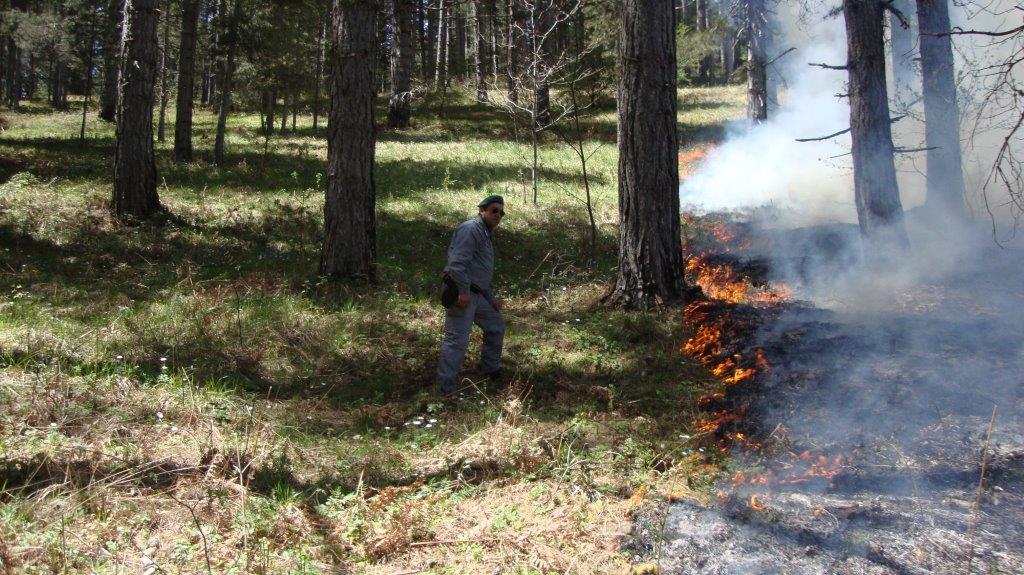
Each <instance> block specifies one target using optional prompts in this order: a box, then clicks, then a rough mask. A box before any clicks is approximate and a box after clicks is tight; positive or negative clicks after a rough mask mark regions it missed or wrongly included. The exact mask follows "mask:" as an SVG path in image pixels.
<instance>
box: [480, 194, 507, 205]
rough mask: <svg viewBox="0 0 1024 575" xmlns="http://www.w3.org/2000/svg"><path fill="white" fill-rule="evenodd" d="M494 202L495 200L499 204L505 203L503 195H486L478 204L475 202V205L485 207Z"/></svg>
mask: <svg viewBox="0 0 1024 575" xmlns="http://www.w3.org/2000/svg"><path fill="white" fill-rule="evenodd" d="M495 202H497V203H499V204H504V203H505V198H503V197H501V196H499V195H491V196H487V197H486V198H484V199H483V200H482V201H481V202H480V203H479V204H477V205H476V207H478V208H486V207H487V206H489V205H491V204H493V203H495Z"/></svg>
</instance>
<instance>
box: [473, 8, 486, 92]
mask: <svg viewBox="0 0 1024 575" xmlns="http://www.w3.org/2000/svg"><path fill="white" fill-rule="evenodd" d="M470 8H471V9H472V13H471V15H470V17H471V18H472V20H473V45H474V48H473V74H474V76H475V78H476V101H477V102H480V103H484V102H487V70H486V68H485V67H486V65H487V61H488V59H489V57H488V55H487V42H486V41H485V39H484V34H485V30H484V18H483V8H482V6H481V0H472V3H471V4H470Z"/></svg>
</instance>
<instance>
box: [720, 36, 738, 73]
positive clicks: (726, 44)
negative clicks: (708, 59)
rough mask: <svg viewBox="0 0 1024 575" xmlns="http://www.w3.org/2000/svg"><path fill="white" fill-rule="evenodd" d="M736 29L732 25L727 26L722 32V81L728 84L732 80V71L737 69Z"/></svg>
mask: <svg viewBox="0 0 1024 575" xmlns="http://www.w3.org/2000/svg"><path fill="white" fill-rule="evenodd" d="M735 43H736V30H734V29H733V27H732V26H728V25H727V26H726V27H725V30H724V33H723V34H722V48H721V58H722V81H723V82H724V83H726V84H728V83H729V82H731V81H732V73H733V71H734V70H735V69H736V49H735V47H734V46H733V45H734V44H735Z"/></svg>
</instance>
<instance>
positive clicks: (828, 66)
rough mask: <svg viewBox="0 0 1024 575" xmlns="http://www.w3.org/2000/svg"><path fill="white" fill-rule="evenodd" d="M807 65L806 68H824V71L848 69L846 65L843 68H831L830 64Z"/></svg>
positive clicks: (813, 63)
mask: <svg viewBox="0 0 1024 575" xmlns="http://www.w3.org/2000/svg"><path fill="white" fill-rule="evenodd" d="M807 65H808V66H817V67H818V68H824V69H825V70H849V69H850V67H849V66H847V65H844V66H832V65H831V64H821V63H818V62H808V63H807Z"/></svg>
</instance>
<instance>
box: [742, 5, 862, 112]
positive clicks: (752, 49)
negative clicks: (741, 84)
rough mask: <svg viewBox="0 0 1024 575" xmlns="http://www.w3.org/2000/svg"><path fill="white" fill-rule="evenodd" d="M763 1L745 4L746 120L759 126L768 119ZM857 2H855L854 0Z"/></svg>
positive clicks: (765, 29) (765, 26)
mask: <svg viewBox="0 0 1024 575" xmlns="http://www.w3.org/2000/svg"><path fill="white" fill-rule="evenodd" d="M764 1H765V0H746V2H747V49H748V52H749V55H748V57H747V118H748V119H749V120H750V121H751V122H753V123H755V124H759V123H761V122H764V121H765V120H767V119H768V70H767V54H766V52H765V51H766V50H767V47H768V46H767V44H768V14H767V12H766V11H765V8H764ZM854 1H857V0H854Z"/></svg>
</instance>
